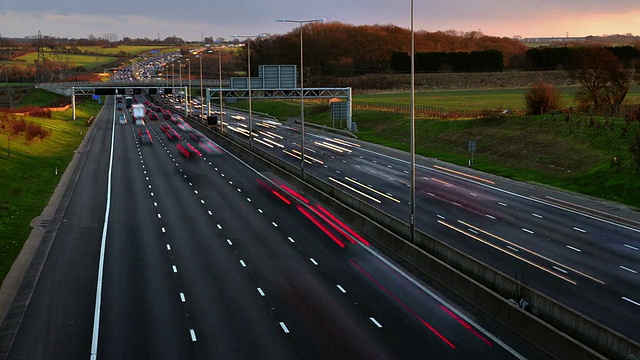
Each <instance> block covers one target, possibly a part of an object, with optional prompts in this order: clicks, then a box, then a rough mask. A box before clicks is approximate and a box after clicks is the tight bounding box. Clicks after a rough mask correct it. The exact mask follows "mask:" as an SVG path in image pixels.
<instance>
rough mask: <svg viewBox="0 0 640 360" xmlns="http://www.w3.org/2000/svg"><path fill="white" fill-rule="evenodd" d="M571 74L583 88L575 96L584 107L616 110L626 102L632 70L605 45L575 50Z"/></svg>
mask: <svg viewBox="0 0 640 360" xmlns="http://www.w3.org/2000/svg"><path fill="white" fill-rule="evenodd" d="M571 58H572V59H571V64H572V66H571V69H570V72H569V75H570V76H571V78H572V79H574V80H575V81H576V82H578V84H580V90H578V92H577V93H576V95H575V97H576V100H578V102H579V104H580V107H581V108H584V109H593V110H597V111H606V112H615V111H616V110H618V109H619V108H620V105H622V101H623V100H624V98H625V97H626V96H627V92H628V91H629V86H630V74H629V72H628V71H627V70H626V69H625V68H624V67H623V66H622V63H621V62H620V60H618V58H617V57H616V56H615V55H614V54H613V53H611V52H610V51H609V50H607V49H605V48H601V47H581V48H575V49H573V50H572V54H571Z"/></svg>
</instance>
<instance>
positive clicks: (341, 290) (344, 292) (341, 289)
mask: <svg viewBox="0 0 640 360" xmlns="http://www.w3.org/2000/svg"><path fill="white" fill-rule="evenodd" d="M336 287H337V288H338V290H340V292H342V293H343V294H346V293H347V290H345V289H344V288H343V287H342V286H340V285H336Z"/></svg>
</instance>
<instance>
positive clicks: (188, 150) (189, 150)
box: [176, 142, 202, 158]
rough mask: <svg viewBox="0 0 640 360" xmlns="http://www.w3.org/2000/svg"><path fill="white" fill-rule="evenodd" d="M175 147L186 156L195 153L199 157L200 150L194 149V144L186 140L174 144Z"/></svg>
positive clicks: (189, 156) (188, 156)
mask: <svg viewBox="0 0 640 360" xmlns="http://www.w3.org/2000/svg"><path fill="white" fill-rule="evenodd" d="M176 149H178V151H179V152H180V153H181V154H182V155H184V157H186V158H191V157H193V156H196V155H197V156H200V157H201V156H202V153H201V152H200V150H198V149H196V147H195V146H193V145H191V144H189V143H188V142H185V143H180V144H178V145H176Z"/></svg>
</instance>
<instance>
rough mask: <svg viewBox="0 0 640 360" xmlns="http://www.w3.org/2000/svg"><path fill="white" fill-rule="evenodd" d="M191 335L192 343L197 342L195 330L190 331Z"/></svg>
mask: <svg viewBox="0 0 640 360" xmlns="http://www.w3.org/2000/svg"><path fill="white" fill-rule="evenodd" d="M189 333H190V334H191V341H193V342H196V341H198V339H197V338H196V331H195V330H193V329H189Z"/></svg>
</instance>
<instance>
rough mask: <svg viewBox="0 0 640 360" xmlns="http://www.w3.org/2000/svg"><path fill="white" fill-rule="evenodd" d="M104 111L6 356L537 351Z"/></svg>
mask: <svg viewBox="0 0 640 360" xmlns="http://www.w3.org/2000/svg"><path fill="white" fill-rule="evenodd" d="M114 109H115V107H114V103H113V99H108V100H107V102H106V106H105V107H104V109H103V111H102V112H101V113H100V115H99V116H98V117H97V119H96V121H95V123H94V124H93V125H92V127H93V128H92V130H91V131H92V132H93V133H92V135H91V136H92V137H91V138H90V143H89V145H88V148H87V150H86V151H87V152H88V153H87V160H86V161H85V162H84V163H83V164H82V168H81V169H80V172H79V176H78V178H77V181H75V182H73V183H72V184H70V185H69V186H71V187H72V190H73V192H72V193H71V197H70V199H69V203H68V205H67V206H66V207H65V208H64V209H63V211H62V213H63V215H62V218H61V221H60V225H59V227H58V228H57V229H56V231H55V232H54V234H53V235H52V236H54V239H53V242H52V245H51V249H50V251H49V253H48V256H47V257H46V261H45V262H44V264H43V268H42V271H41V273H40V276H39V278H38V279H37V283H36V285H35V288H34V290H33V293H32V295H31V297H30V300H29V303H28V306H27V307H26V310H25V312H24V314H23V316H22V318H21V321H20V322H19V327H17V328H16V329H15V331H16V332H15V337H14V339H13V342H12V344H11V346H10V348H9V351H8V356H7V358H9V359H43V358H51V359H87V358H91V359H211V358H225V359H327V358H336V359H339V358H345V359H347V358H348V359H423V358H425V356H428V357H429V358H437V359H468V358H469V357H471V356H472V357H473V358H474V359H507V358H509V359H511V358H535V359H544V355H542V354H539V353H537V352H536V351H535V349H530V348H529V347H528V346H527V345H526V344H525V343H524V342H523V341H522V340H520V339H518V338H515V337H514V336H513V334H510V333H508V332H505V331H503V330H501V329H500V328H499V327H498V326H497V325H496V324H493V323H491V321H488V320H486V319H482V318H480V317H478V316H475V315H473V314H474V311H473V310H471V309H472V308H471V307H470V305H469V304H461V305H454V304H453V302H452V299H451V298H449V297H447V296H445V295H443V294H442V293H440V292H438V291H437V290H435V289H432V288H431V287H430V286H429V285H428V284H425V283H423V282H421V281H419V280H417V279H415V278H414V277H413V276H412V275H411V274H409V273H407V272H406V271H404V270H403V269H402V267H401V266H399V265H397V264H395V263H394V262H393V261H392V260H390V259H388V258H386V257H385V256H383V255H382V254H380V253H379V252H378V251H377V250H376V249H375V247H374V246H371V245H370V244H369V241H368V240H367V239H365V238H363V237H361V236H360V235H359V234H358V233H357V232H356V231H355V230H353V229H352V228H351V227H349V225H348V224H345V223H343V222H342V221H341V220H340V219H339V218H338V217H336V216H335V215H334V214H332V213H330V212H329V211H327V210H325V209H324V208H323V207H322V204H317V203H315V202H314V201H313V200H312V199H308V198H306V197H305V195H304V194H301V193H298V192H297V191H296V190H295V189H292V188H291V187H289V186H287V185H286V184H284V183H282V181H280V180H278V179H277V178H275V177H274V176H273V175H272V174H270V173H268V172H266V171H264V170H263V169H261V168H260V167H259V166H257V165H249V164H246V163H245V162H243V161H242V159H240V158H237V157H236V156H235V155H233V154H232V153H229V152H226V151H224V152H223V153H221V154H212V155H206V156H202V157H200V156H197V155H194V156H192V158H185V157H184V156H183V154H181V153H180V152H179V151H178V150H177V149H176V144H177V143H180V144H187V143H188V142H190V141H191V140H189V139H190V137H189V136H188V135H187V134H186V132H182V133H181V135H183V136H184V138H185V139H186V140H177V141H170V140H169V139H168V137H167V136H166V135H165V133H164V132H163V131H162V130H161V129H160V122H159V121H149V122H148V123H147V126H146V128H148V129H149V132H150V134H151V135H152V136H151V138H152V140H153V143H152V144H143V143H141V141H140V135H139V132H138V131H139V130H140V128H138V127H135V126H134V125H133V121H131V118H130V116H129V115H128V114H127V119H128V121H127V124H118V123H117V121H116V116H115V115H116V111H115V110H114ZM88 136H89V135H88ZM488 329H491V330H488ZM507 343H508V344H507Z"/></svg>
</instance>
